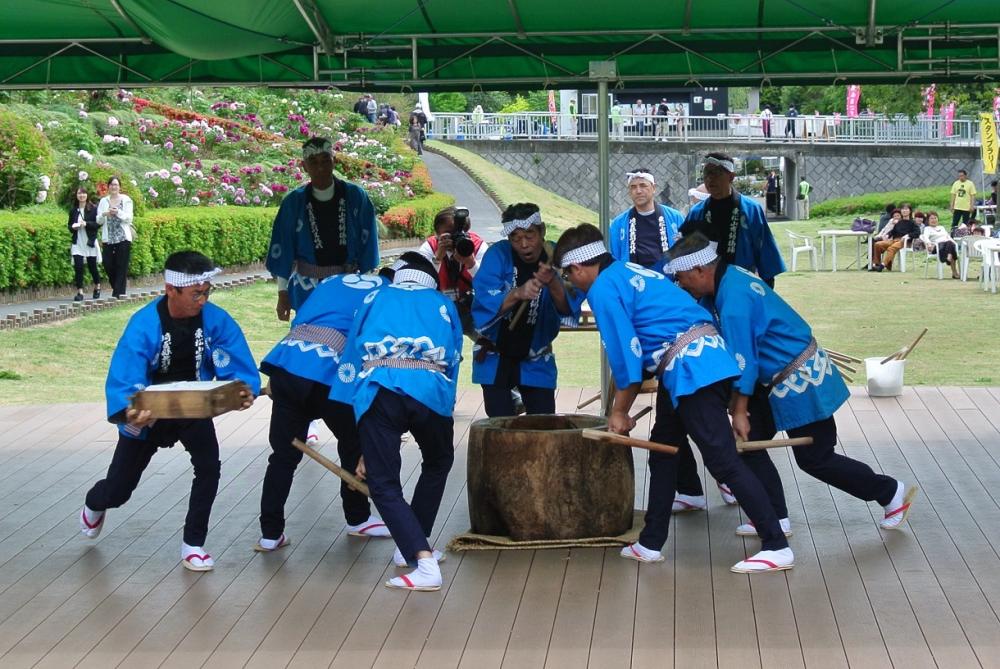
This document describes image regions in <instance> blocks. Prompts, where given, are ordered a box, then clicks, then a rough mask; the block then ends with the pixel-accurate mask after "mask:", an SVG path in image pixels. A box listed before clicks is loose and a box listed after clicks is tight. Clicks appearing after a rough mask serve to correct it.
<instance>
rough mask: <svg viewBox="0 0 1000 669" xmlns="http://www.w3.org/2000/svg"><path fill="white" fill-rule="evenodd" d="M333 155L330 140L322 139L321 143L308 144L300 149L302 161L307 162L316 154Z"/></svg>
mask: <svg viewBox="0 0 1000 669" xmlns="http://www.w3.org/2000/svg"><path fill="white" fill-rule="evenodd" d="M327 153H333V144H331V143H330V140H328V139H324V140H323V141H322V142H315V141H313V142H309V143H308V144H306V145H304V146H303V147H302V160H309V158H311V157H312V156H315V155H318V154H327Z"/></svg>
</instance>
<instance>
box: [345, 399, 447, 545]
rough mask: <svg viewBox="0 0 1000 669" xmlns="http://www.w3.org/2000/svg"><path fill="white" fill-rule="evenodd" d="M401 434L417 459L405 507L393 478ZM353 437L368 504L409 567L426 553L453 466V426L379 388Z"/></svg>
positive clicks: (399, 462)
mask: <svg viewBox="0 0 1000 669" xmlns="http://www.w3.org/2000/svg"><path fill="white" fill-rule="evenodd" d="M407 431H409V432H410V434H412V435H413V438H414V439H415V440H416V442H417V445H418V446H419V447H420V454H421V456H422V457H423V461H422V462H421V464H420V478H419V479H418V480H417V486H416V489H415V490H414V491H413V499H412V500H411V501H410V503H409V504H407V503H406V500H405V499H404V498H403V486H402V483H401V482H400V479H399V469H400V467H401V466H402V459H401V458H400V455H399V447H400V443H401V442H402V437H403V433H404V432H407ZM358 432H359V434H360V435H361V446H362V450H363V451H364V456H365V469H366V471H367V481H368V487H369V489H370V490H371V494H372V501H373V502H375V508H377V509H378V511H379V513H380V514H381V516H382V520H383V521H384V522H385V524H386V527H388V528H389V532H391V533H392V538H393V539H394V540H395V541H396V546H397V547H398V548H399V550H400V552H401V553H402V554H403V557H404V558H406V559H407V561H410V562H413V561H415V560H416V555H417V553H419V552H420V551H429V550H430V549H431V548H430V545H429V544H428V543H427V537H429V536H430V535H431V530H433V529H434V520H435V518H437V512H438V508H439V507H440V506H441V497H442V496H443V495H444V486H445V483H446V482H447V481H448V472H450V471H451V465H452V463H453V462H454V461H455V447H454V445H453V444H454V433H455V421H454V420H453V419H452V417H451V416H442V415H441V414H438V413H434V412H433V411H431V410H430V409H428V408H427V407H426V406H425V405H423V404H421V403H420V402H418V401H417V400H415V399H413V398H412V397H408V396H406V395H401V394H399V393H396V392H393V391H391V390H387V389H385V388H380V389H379V391H378V393H377V394H376V395H375V399H374V400H373V401H372V403H371V406H370V407H368V410H367V411H366V412H365V414H364V415H363V416H362V417H361V420H360V421H359V422H358Z"/></svg>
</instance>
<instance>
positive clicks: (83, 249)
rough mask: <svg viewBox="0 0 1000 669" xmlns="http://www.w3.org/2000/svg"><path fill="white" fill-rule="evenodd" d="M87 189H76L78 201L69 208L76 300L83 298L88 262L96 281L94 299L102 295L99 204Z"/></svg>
mask: <svg viewBox="0 0 1000 669" xmlns="http://www.w3.org/2000/svg"><path fill="white" fill-rule="evenodd" d="M88 197H89V196H88V193H87V189H86V188H85V187H83V186H80V187H79V188H78V189H77V190H76V202H74V203H73V205H72V206H71V207H70V210H69V222H68V224H67V225H68V226H69V232H70V235H71V237H72V242H73V245H72V246H71V247H70V254H71V255H72V256H73V270H74V271H75V272H76V297H74V298H73V300H74V301H75V302H80V301H82V300H83V264H84V262H86V263H87V269H89V270H90V278H91V279H93V281H94V293H93V295H94V299H95V300H96V299H97V298H99V297H100V296H101V275H100V274H99V273H98V271H97V265H98V263H100V262H101V247H100V245H98V243H97V228H98V225H97V206H96V205H95V204H94V203H93V202H90V201H89V200H88Z"/></svg>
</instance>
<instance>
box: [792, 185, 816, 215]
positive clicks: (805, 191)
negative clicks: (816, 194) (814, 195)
mask: <svg viewBox="0 0 1000 669" xmlns="http://www.w3.org/2000/svg"><path fill="white" fill-rule="evenodd" d="M810 192H812V185H811V184H810V183H809V182H808V181H806V178H805V177H802V178H801V179H800V180H799V192H798V194H797V195H796V196H795V199H796V201H797V202H798V205H799V220H802V221H808V220H809V193H810Z"/></svg>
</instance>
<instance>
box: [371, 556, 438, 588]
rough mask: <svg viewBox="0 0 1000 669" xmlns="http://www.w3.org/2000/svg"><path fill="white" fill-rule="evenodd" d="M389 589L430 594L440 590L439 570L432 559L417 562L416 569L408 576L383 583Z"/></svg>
mask: <svg viewBox="0 0 1000 669" xmlns="http://www.w3.org/2000/svg"><path fill="white" fill-rule="evenodd" d="M385 584H386V586H387V587H389V588H399V589H401V590H418V591H425V592H430V591H433V590H440V589H441V568H440V567H438V563H437V560H435V559H434V558H432V557H429V558H420V559H419V560H417V568H416V570H415V571H411V572H410V573H409V574H404V575H403V576H396V577H395V578H390V579H389V580H388V581H386V582H385Z"/></svg>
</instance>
